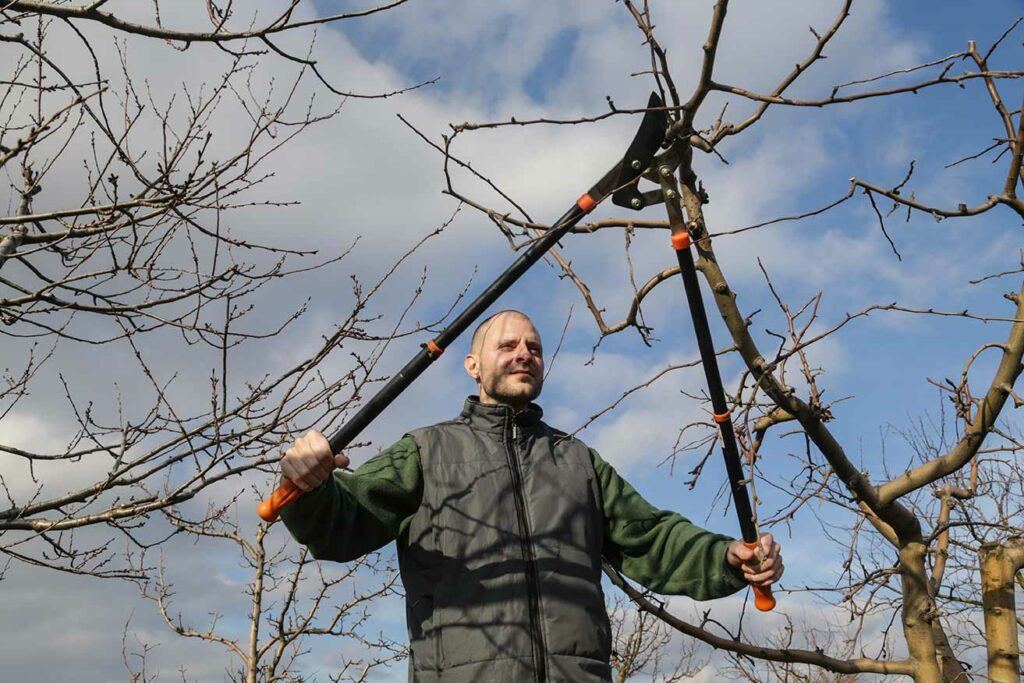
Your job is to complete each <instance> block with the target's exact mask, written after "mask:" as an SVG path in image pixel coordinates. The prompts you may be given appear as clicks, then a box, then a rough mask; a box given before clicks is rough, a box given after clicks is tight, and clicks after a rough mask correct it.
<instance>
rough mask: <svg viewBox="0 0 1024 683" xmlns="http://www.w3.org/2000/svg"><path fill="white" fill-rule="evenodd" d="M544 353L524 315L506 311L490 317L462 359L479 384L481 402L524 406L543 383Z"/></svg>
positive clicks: (537, 393) (518, 407)
mask: <svg viewBox="0 0 1024 683" xmlns="http://www.w3.org/2000/svg"><path fill="white" fill-rule="evenodd" d="M543 352H544V349H543V347H542V346H541V341H540V335H539V334H538V333H537V330H536V328H534V326H533V323H531V322H530V321H529V320H527V319H526V318H523V317H522V316H519V315H515V314H513V313H506V314H504V315H501V316H498V317H497V318H495V319H494V320H492V321H491V322H490V324H489V325H488V326H487V327H486V328H485V330H484V333H483V336H482V338H481V339H480V343H479V344H478V345H477V346H476V347H474V348H473V349H472V350H471V351H470V353H469V355H467V356H466V360H465V366H466V372H467V373H469V376H470V377H472V378H473V379H475V380H476V381H477V383H478V385H479V387H480V401H481V402H482V403H505V404H508V405H510V406H512V407H513V408H515V409H516V410H522V409H523V408H525V407H526V406H527V405H528V404H529V403H530V401H532V400H533V399H535V398H537V397H538V396H540V390H541V388H542V387H543V385H544V355H543Z"/></svg>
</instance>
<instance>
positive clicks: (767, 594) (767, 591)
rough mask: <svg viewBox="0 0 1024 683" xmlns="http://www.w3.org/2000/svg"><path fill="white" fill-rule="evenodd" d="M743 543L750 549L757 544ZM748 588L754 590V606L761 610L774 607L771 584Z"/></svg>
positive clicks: (765, 610) (769, 609) (754, 547)
mask: <svg viewBox="0 0 1024 683" xmlns="http://www.w3.org/2000/svg"><path fill="white" fill-rule="evenodd" d="M743 545H745V546H747V547H748V548H750V549H751V550H757V548H758V544H757V543H756V542H754V543H748V542H747V541H743ZM750 589H751V590H752V591H754V607H756V608H757V609H759V610H761V611H762V612H771V611H772V610H773V609H775V596H774V595H772V587H771V586H751V587H750Z"/></svg>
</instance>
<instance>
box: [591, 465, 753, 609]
mask: <svg viewBox="0 0 1024 683" xmlns="http://www.w3.org/2000/svg"><path fill="white" fill-rule="evenodd" d="M590 455H591V459H592V460H593V463H594V471H595V472H596V473H597V478H598V481H600V483H601V495H602V505H603V507H604V551H603V552H604V556H605V558H606V559H607V560H608V562H609V563H610V564H611V565H612V566H613V567H615V568H616V569H617V570H619V571H620V572H622V573H623V574H625V575H626V576H628V577H629V578H631V579H633V580H634V581H636V582H637V583H639V584H641V585H643V586H644V587H646V588H648V589H650V590H652V591H654V592H656V593H661V594H663V595H687V596H689V597H691V598H693V599H695V600H710V599H712V598H720V597H724V596H726V595H731V594H732V593H735V592H736V591H738V590H739V589H741V588H743V587H744V586H746V582H745V581H744V580H743V575H742V574H741V573H740V572H738V571H736V570H735V569H733V568H732V567H731V566H729V565H728V564H727V563H726V561H725V551H726V548H727V547H728V545H729V543H730V542H731V541H732V539H730V538H729V537H727V536H722V535H719V534H714V533H711V532H710V531H705V530H704V529H701V528H700V527H698V526H696V525H695V524H693V523H691V522H690V521H689V520H688V519H686V518H685V517H683V516H681V515H680V514H678V513H675V512H669V511H667V510H659V509H657V508H656V507H654V506H653V505H651V504H650V503H648V502H647V501H646V500H644V499H643V497H642V496H641V495H640V494H639V493H637V492H636V490H635V489H634V488H633V487H632V486H630V485H629V483H628V482H627V481H626V480H625V479H623V478H622V477H621V476H619V473H618V472H616V471H615V468H613V467H612V466H611V465H609V464H608V463H606V462H605V461H604V460H602V459H601V456H600V455H598V453H597V451H595V450H593V449H591V450H590Z"/></svg>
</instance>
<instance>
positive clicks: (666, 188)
mask: <svg viewBox="0 0 1024 683" xmlns="http://www.w3.org/2000/svg"><path fill="white" fill-rule="evenodd" d="M672 173H673V167H672V166H663V167H661V168H659V169H658V176H659V179H660V182H661V191H662V196H663V197H664V198H665V209H666V210H667V212H668V219H669V224H670V226H671V227H672V248H673V249H674V250H675V252H676V258H677V260H678V261H679V275H680V276H681V277H682V280H683V289H684V290H686V302H687V304H689V307H690V318H691V319H692V320H693V331H694V334H695V336H696V337H697V348H698V349H699V350H700V359H701V365H702V366H703V367H704V378H705V379H706V380H707V385H708V395H709V396H710V397H711V409H712V414H713V416H714V420H715V422H716V423H718V427H719V432H720V434H721V437H722V457H723V458H724V460H725V470H726V474H727V476H728V478H729V490H730V492H731V493H732V501H733V506H734V507H735V508H736V517H737V519H738V520H739V523H740V534H741V535H742V537H743V543H744V544H745V545H746V546H747V547H748V548H751V549H754V550H755V551H759V548H758V545H759V539H758V534H757V525H756V524H755V523H754V511H753V508H752V507H751V505H750V495H749V493H748V492H747V483H746V477H745V476H744V474H743V465H742V463H741V461H740V452H739V447H738V446H737V444H736V431H735V429H734V428H733V424H732V411H731V410H730V409H729V404H728V402H727V401H726V398H725V389H724V388H723V386H722V374H721V371H719V369H718V357H717V356H716V355H715V345H714V342H713V341H712V338H711V327H710V325H708V315H707V311H706V310H705V309H704V298H703V296H702V295H701V292H700V282H699V281H698V280H697V268H696V266H695V265H694V262H693V254H691V253H690V244H691V241H692V240H691V236H690V230H689V228H688V226H687V223H686V221H685V220H684V219H683V212H682V208H681V207H680V206H679V202H678V197H679V194H678V192H677V191H676V188H675V178H674V176H673V175H672ZM751 589H752V590H753V591H754V605H755V606H756V607H757V608H758V609H759V610H761V611H768V610H771V609H773V608H774V607H775V598H774V597H773V596H772V591H771V587H770V586H751Z"/></svg>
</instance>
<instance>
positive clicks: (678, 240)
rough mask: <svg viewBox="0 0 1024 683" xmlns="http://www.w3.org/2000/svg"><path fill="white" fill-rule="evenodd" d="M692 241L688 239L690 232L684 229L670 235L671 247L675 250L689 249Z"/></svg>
mask: <svg viewBox="0 0 1024 683" xmlns="http://www.w3.org/2000/svg"><path fill="white" fill-rule="evenodd" d="M692 243H693V240H691V239H690V233H688V232H686V231H685V230H683V231H681V232H677V233H675V234H674V235H672V248H673V249H675V250H676V251H683V250H684V249H689V248H690V245H691V244H692Z"/></svg>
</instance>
